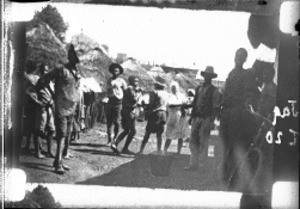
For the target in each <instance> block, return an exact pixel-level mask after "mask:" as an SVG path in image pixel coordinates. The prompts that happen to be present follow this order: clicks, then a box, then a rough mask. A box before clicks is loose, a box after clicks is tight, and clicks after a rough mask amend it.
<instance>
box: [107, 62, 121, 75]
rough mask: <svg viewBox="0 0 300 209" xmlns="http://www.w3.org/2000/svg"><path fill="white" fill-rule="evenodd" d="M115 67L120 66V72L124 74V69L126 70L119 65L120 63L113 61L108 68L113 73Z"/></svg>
mask: <svg viewBox="0 0 300 209" xmlns="http://www.w3.org/2000/svg"><path fill="white" fill-rule="evenodd" d="M115 68H118V69H119V70H120V74H122V73H123V71H124V70H123V68H122V66H121V65H119V64H118V63H111V64H110V66H109V68H108V70H109V72H110V73H113V70H114V69H115Z"/></svg>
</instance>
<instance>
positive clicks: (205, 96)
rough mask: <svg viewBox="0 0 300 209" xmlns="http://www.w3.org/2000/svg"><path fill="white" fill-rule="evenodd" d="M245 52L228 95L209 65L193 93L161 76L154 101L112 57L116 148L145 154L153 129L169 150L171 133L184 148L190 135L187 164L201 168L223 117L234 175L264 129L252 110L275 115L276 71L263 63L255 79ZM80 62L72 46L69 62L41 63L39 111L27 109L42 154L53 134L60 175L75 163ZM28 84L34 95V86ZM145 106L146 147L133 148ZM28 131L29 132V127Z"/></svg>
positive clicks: (111, 125) (111, 135)
mask: <svg viewBox="0 0 300 209" xmlns="http://www.w3.org/2000/svg"><path fill="white" fill-rule="evenodd" d="M246 59H247V51H246V50H245V49H244V48H240V49H238V50H237V51H236V54H235V59H234V61H235V67H234V69H233V70H232V71H231V72H230V73H229V75H228V78H227V80H226V83H225V88H224V91H223V93H222V94H221V92H220V90H219V89H218V88H217V87H215V86H214V85H213V84H212V79H214V78H216V77H217V74H216V73H215V72H214V68H213V67H212V66H207V68H206V69H205V70H204V71H202V72H201V75H202V76H203V78H204V82H203V83H201V84H200V85H199V86H198V87H197V88H196V89H195V90H192V89H189V90H188V91H187V92H186V95H185V94H183V93H182V92H180V86H179V84H178V83H177V82H175V81H173V82H172V83H171V84H170V93H169V91H167V83H166V81H165V80H164V79H163V78H162V77H159V76H157V77H156V78H155V79H154V85H153V88H152V91H150V92H148V96H149V100H148V101H145V100H144V98H145V97H144V91H143V88H142V87H140V85H139V83H140V78H139V77H138V76H136V75H132V76H130V77H129V78H128V85H127V82H126V81H125V80H124V79H123V78H121V77H120V75H121V74H122V73H123V68H122V66H121V65H119V64H117V63H112V64H111V65H110V66H109V69H108V70H109V72H110V73H111V75H112V76H111V78H109V80H108V81H107V97H108V102H107V104H106V106H105V114H106V125H107V144H108V146H109V147H111V149H112V151H113V152H114V153H116V154H117V155H119V154H120V152H121V153H124V154H129V155H135V154H136V155H142V154H143V153H144V149H145V147H146V145H147V142H148V140H149V137H150V135H151V134H152V133H154V134H156V138H157V151H158V152H167V151H168V149H169V147H170V144H171V142H172V140H178V144H177V153H178V154H180V153H181V149H182V147H183V141H184V139H185V138H189V147H190V152H191V157H190V162H189V165H188V166H187V167H186V168H184V169H185V170H187V171H196V170H198V169H199V156H200V154H201V153H202V152H203V151H204V150H207V146H208V140H209V137H210V131H211V130H212V129H214V127H215V122H216V121H220V125H221V127H220V133H221V137H220V138H221V139H222V141H223V144H224V149H225V150H224V153H225V155H224V159H225V160H224V161H225V165H224V180H226V178H229V177H228V173H230V172H231V171H232V169H233V167H234V165H235V164H236V163H237V159H236V156H235V150H236V149H239V148H243V149H244V150H246V149H247V148H248V147H249V144H250V143H251V138H252V136H253V135H254V133H256V132H255V131H256V130H257V129H258V128H257V127H258V125H257V122H253V121H257V120H252V119H253V115H254V114H251V113H254V112H255V113H256V114H258V115H260V116H261V117H264V118H269V119H271V118H272V110H273V109H272V108H274V106H275V93H276V85H275V84H274V82H273V78H274V74H275V70H274V69H266V70H264V72H263V76H262V85H261V86H260V87H261V88H260V89H259V88H258V87H259V86H257V85H256V83H255V80H251V79H249V78H254V77H255V76H249V75H250V73H249V70H245V69H244V68H243V65H244V63H245V61H246ZM77 63H79V59H78V57H77V55H76V52H75V50H74V47H73V46H72V45H71V46H70V48H69V50H68V62H67V63H62V64H61V65H60V66H59V67H56V68H54V69H53V70H51V71H49V69H48V68H47V67H46V66H45V65H43V66H42V67H40V71H41V72H40V74H41V76H40V78H39V79H37V81H36V82H35V84H36V85H34V86H32V88H35V89H34V90H35V91H36V92H37V96H36V97H34V96H33V97H31V98H32V100H33V101H34V102H35V103H36V104H38V106H39V107H38V111H37V113H36V115H35V116H34V117H35V118H30V116H29V115H30V114H28V120H29V121H30V120H33V119H35V120H34V121H36V122H35V124H36V125H35V128H34V145H35V150H36V152H35V154H36V157H38V158H42V157H44V156H43V154H42V153H41V149H42V147H41V145H40V139H39V138H47V142H48V143H47V145H48V150H47V152H46V155H47V156H48V157H55V160H54V163H53V166H54V168H55V172H56V173H58V174H63V173H64V172H65V171H66V170H69V169H70V168H69V167H68V166H67V165H65V164H64V162H63V159H64V158H70V157H72V155H70V153H69V152H68V150H69V145H70V138H71V137H70V133H71V132H72V128H73V124H74V122H75V121H74V116H75V113H76V110H78V104H79V102H80V92H79V80H80V76H79V73H78V70H77V68H76V64H77ZM48 71H49V72H48ZM51 81H54V90H53V88H51V85H50V84H51ZM26 91H28V92H29V94H30V88H27V90H26ZM256 91H259V92H260V95H261V96H260V98H261V99H259V102H258V103H257V104H254V99H253V96H252V94H253V92H256ZM26 107H27V108H28V109H30V108H31V110H27V112H30V111H33V110H32V107H33V106H32V105H27V106H26ZM141 109H144V111H145V118H146V120H147V125H146V128H145V134H144V137H143V140H142V142H141V145H140V149H139V152H138V153H134V152H132V151H131V150H130V149H129V147H130V144H131V142H132V140H133V138H134V136H135V135H136V120H137V117H138V112H139V111H140V110H141ZM53 110H55V111H53ZM25 112H26V111H25ZM31 117H32V116H31ZM27 125H28V124H27ZM25 126H26V124H25ZM121 127H122V129H123V131H122V132H120V128H121ZM24 130H26V131H27V132H28V133H30V129H29V128H28V129H26V128H25V129H24ZM54 133H56V135H54ZM54 136H55V140H56V142H57V149H56V154H55V155H54V154H53V153H52V152H51V146H52V141H53V139H54ZM164 136H165V137H164ZM29 138H30V137H28V139H29ZM125 138H126V142H125V144H124V146H123V148H122V149H121V151H119V148H118V146H119V145H120V142H121V141H123V140H124V139H125ZM163 138H165V140H164V141H163ZM63 142H64V147H63ZM163 142H164V147H163V148H162V143H163ZM29 146H30V140H27V143H26V148H29Z"/></svg>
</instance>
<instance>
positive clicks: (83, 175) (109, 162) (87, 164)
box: [20, 123, 221, 190]
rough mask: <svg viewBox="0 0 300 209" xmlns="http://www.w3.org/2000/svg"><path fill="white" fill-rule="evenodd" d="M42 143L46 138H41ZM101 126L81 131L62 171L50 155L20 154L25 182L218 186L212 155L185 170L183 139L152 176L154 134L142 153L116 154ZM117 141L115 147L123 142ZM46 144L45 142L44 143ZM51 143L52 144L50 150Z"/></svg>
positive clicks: (141, 125) (134, 145)
mask: <svg viewBox="0 0 300 209" xmlns="http://www.w3.org/2000/svg"><path fill="white" fill-rule="evenodd" d="M144 125H145V123H138V127H137V129H138V130H137V133H138V134H137V136H136V138H135V139H134V140H133V142H132V144H131V146H130V149H131V150H132V151H134V152H137V151H138V150H139V147H140V143H141V140H142V137H143V134H144V127H145V126H144ZM44 143H46V142H44ZM105 143H106V135H105V126H104V125H103V124H98V125H97V126H96V127H95V128H94V129H92V130H90V131H88V132H87V133H81V138H80V141H79V142H78V143H76V144H73V145H71V148H70V149H71V153H72V154H73V155H74V158H73V159H70V160H66V161H65V162H66V164H67V165H69V166H70V167H71V170H70V171H68V172H66V173H65V174H64V175H58V174H56V173H54V168H53V167H52V164H53V159H50V158H45V159H36V158H35V157H34V156H33V155H32V154H31V155H30V154H29V155H24V154H23V155H22V156H21V157H20V159H21V169H23V170H24V171H25V172H26V174H27V181H28V182H36V183H38V182H43V183H46V182H47V183H67V184H92V185H107V186H126V187H150V188H174V189H196V190H220V189H221V186H220V181H219V174H220V172H219V167H216V166H215V167H214V166H213V165H214V163H215V162H216V159H215V158H211V159H210V161H208V162H207V163H206V164H205V165H204V167H202V168H201V169H200V170H199V171H197V172H186V171H184V170H183V168H184V167H185V166H186V165H187V164H188V162H189V148H188V145H187V144H186V143H185V147H184V148H183V150H182V155H178V156H175V157H174V161H173V164H172V167H171V170H170V175H169V176H167V177H156V176H154V175H152V174H151V171H150V166H149V161H150V155H148V154H149V153H151V152H153V151H155V149H156V139H155V137H154V135H153V136H152V137H151V138H150V140H149V143H148V144H147V147H146V150H145V155H144V156H142V157H134V156H129V155H121V156H116V155H115V154H114V153H113V152H112V151H111V149H110V148H109V147H107V146H106V145H105ZM123 143H124V142H122V143H121V144H120V145H119V150H120V149H121V148H122V146H123ZM176 143H177V142H176V141H173V142H172V145H171V147H170V150H169V151H170V152H176ZM45 145H46V144H45ZM54 150H55V146H54V147H53V151H54Z"/></svg>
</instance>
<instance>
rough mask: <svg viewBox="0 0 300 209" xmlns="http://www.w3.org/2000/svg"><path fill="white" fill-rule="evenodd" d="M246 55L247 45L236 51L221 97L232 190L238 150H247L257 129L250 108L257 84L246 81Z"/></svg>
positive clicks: (226, 178)
mask: <svg viewBox="0 0 300 209" xmlns="http://www.w3.org/2000/svg"><path fill="white" fill-rule="evenodd" d="M247 57H248V52H247V50H246V49H244V48H239V49H238V50H237V51H236V53H235V58H234V63H235V66H234V69H233V70H232V71H231V72H230V73H229V75H228V78H227V79H226V83H225V89H224V94H223V97H222V110H221V120H220V133H221V139H222V140H223V144H224V166H223V181H224V183H226V184H227V185H228V186H229V189H230V190H231V189H232V188H233V187H235V184H236V183H237V179H238V177H237V176H236V174H237V172H235V169H236V168H237V166H238V163H239V161H240V160H241V159H240V158H241V157H240V154H239V153H246V150H247V149H248V148H249V147H250V144H251V142H252V140H253V137H254V135H255V134H256V133H257V125H256V124H255V122H254V121H255V119H254V116H253V115H251V113H250V112H249V111H248V110H250V106H251V105H252V100H253V99H252V98H253V95H252V92H253V88H254V87H255V86H253V85H250V84H248V82H246V81H247V78H248V75H249V71H248V70H246V69H244V67H243V66H244V63H245V62H246V60H247Z"/></svg>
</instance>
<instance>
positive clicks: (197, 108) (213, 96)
mask: <svg viewBox="0 0 300 209" xmlns="http://www.w3.org/2000/svg"><path fill="white" fill-rule="evenodd" d="M201 75H202V76H203V77H204V83H203V84H202V85H200V86H198V87H197V88H196V90H195V97H194V100H193V105H192V107H193V109H192V113H191V118H190V120H189V123H191V125H192V130H191V137H190V151H191V158H190V164H189V166H188V167H186V168H185V170H187V171H196V170H198V168H199V155H200V153H201V152H203V151H204V152H206V151H207V146H208V139H209V134H210V130H211V129H212V127H213V123H214V120H215V118H216V117H217V116H218V112H219V109H220V102H219V91H218V89H217V88H216V87H215V86H214V85H212V82H211V81H212V79H214V78H216V77H217V74H216V73H215V72H214V68H213V67H211V66H207V67H206V69H205V71H202V72H201ZM206 156H207V155H206Z"/></svg>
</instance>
